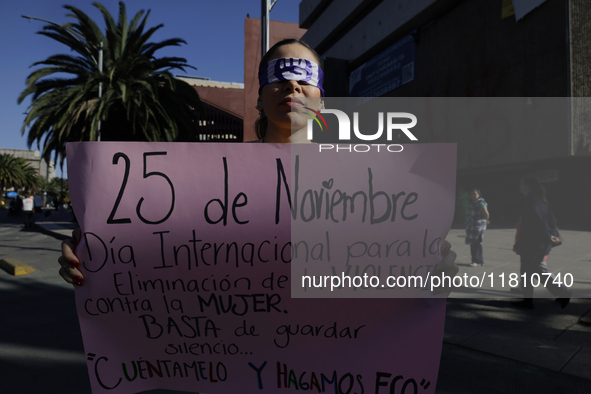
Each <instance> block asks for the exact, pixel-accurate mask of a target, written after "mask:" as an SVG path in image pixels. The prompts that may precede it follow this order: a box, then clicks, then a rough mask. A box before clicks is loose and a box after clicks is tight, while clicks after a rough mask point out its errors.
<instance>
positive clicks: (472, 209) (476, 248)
mask: <svg viewBox="0 0 591 394" xmlns="http://www.w3.org/2000/svg"><path fill="white" fill-rule="evenodd" d="M470 199H471V201H470V204H469V205H468V216H467V218H466V245H470V255H471V256H472V263H471V264H470V266H471V267H480V266H483V265H484V258H483V256H482V238H483V237H484V232H485V231H486V226H487V225H488V224H489V223H490V221H489V220H488V219H489V218H490V215H489V214H488V209H487V208H486V207H487V204H486V201H484V198H482V195H481V193H480V190H479V189H472V191H471V192H470Z"/></svg>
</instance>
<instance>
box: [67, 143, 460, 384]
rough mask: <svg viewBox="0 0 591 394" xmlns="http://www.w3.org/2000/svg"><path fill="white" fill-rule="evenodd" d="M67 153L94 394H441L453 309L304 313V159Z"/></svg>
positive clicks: (193, 150)
mask: <svg viewBox="0 0 591 394" xmlns="http://www.w3.org/2000/svg"><path fill="white" fill-rule="evenodd" d="M420 146H421V145H416V147H419V148H417V149H419V154H420ZM67 149H68V150H67V155H68V174H69V182H70V190H71V198H72V204H73V206H74V210H75V213H76V216H77V218H78V221H79V223H80V227H81V229H82V232H83V239H82V242H81V243H80V245H79V246H78V247H77V250H76V253H77V255H79V256H80V259H81V262H82V269H83V270H84V272H85V278H86V279H85V283H84V285H83V286H82V287H80V288H77V289H76V304H77V308H78V314H79V318H80V326H81V330H82V334H83V338H84V346H85V351H86V353H87V359H88V370H89V375H90V381H91V385H92V389H93V393H135V392H140V391H143V390H150V389H155V388H165V389H172V390H184V391H189V392H202V393H210V394H216V393H223V394H227V393H253V392H262V393H280V392H287V391H296V390H304V391H317V392H330V393H332V392H335V393H362V392H372V393H409V392H413V393H433V392H434V390H435V386H436V380H437V371H438V366H439V358H440V353H441V345H442V335H443V324H444V315H445V303H444V302H445V301H444V300H442V299H297V298H292V297H291V287H292V283H291V273H290V268H291V267H290V266H291V264H290V261H291V245H292V242H293V241H292V236H293V234H292V230H291V226H292V224H293V222H294V221H296V220H297V219H296V220H294V219H293V216H292V211H291V209H290V205H289V201H288V200H289V199H288V198H287V194H286V193H285V192H284V190H285V186H286V185H290V184H291V183H292V182H293V179H292V177H293V168H291V167H292V166H291V164H290V163H292V162H293V161H294V158H293V157H292V156H293V152H292V150H291V147H290V146H289V145H274V144H182V143H177V144H166V143H75V144H68V148H67ZM413 149H414V148H413ZM413 158H414V159H413ZM415 159H416V157H415V156H414V155H409V160H414V162H416V160H415ZM387 162H388V161H387V160H386V161H385V163H387ZM423 164H425V163H423ZM423 164H422V165H423ZM433 165H434V166H437V161H436V158H435V157H434V158H433ZM419 170H420V171H419ZM419 170H417V171H419V172H421V173H422V174H423V175H422V176H423V177H424V178H427V177H429V175H428V174H427V173H428V172H429V170H428V168H420V169H419ZM375 171H376V172H375V173H376V174H379V173H380V172H382V171H387V172H392V171H395V169H393V168H391V167H389V166H388V165H387V164H385V167H384V168H382V169H381V170H380V169H379V168H375ZM425 171H426V172H427V173H425ZM437 171H439V170H436V171H435V173H433V174H432V175H434V176H435V177H438V176H440V174H437ZM299 176H301V177H303V178H306V174H303V173H300V175H299ZM336 178H337V176H336V175H335V180H333V182H337V180H336ZM325 180H326V179H325ZM405 187H406V186H405ZM450 187H452V188H453V185H451V186H450ZM408 190H410V189H408ZM292 191H293V190H292ZM448 200H449V196H447V195H443V196H442V197H441V198H439V199H435V198H433V200H432V201H433V202H434V203H436V204H439V206H440V207H442V209H450V210H451V207H452V206H453V195H452V198H451V200H452V201H448ZM407 213H408V214H409V217H410V213H411V211H410V207H409V210H408V212H407ZM439 219H440V218H439ZM439 219H434V220H439ZM448 227H449V224H448ZM421 228H422V227H421ZM445 231H447V230H445ZM437 232H439V233H437ZM433 235H434V236H435V237H441V236H445V234H441V233H440V230H434V234H433Z"/></svg>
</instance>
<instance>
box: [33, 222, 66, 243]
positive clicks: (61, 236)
mask: <svg viewBox="0 0 591 394" xmlns="http://www.w3.org/2000/svg"><path fill="white" fill-rule="evenodd" d="M33 226H34V228H35V230H37V231H39V232H40V233H43V234H47V235H51V236H52V237H54V238H57V239H59V240H62V241H65V240H66V239H70V238H72V237H71V236H70V235H64V234H60V233H58V232H57V231H53V230H48V229H46V228H45V227H43V226H42V225H40V224H38V223H34V225H33Z"/></svg>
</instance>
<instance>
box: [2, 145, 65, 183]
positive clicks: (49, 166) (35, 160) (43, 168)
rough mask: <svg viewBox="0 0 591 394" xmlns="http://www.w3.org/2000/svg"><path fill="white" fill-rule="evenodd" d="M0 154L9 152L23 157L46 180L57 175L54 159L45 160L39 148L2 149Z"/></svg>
mask: <svg viewBox="0 0 591 394" xmlns="http://www.w3.org/2000/svg"><path fill="white" fill-rule="evenodd" d="M0 154H9V155H12V156H14V157H22V158H24V159H25V160H26V161H27V163H29V164H30V165H31V167H33V168H34V169H35V170H36V171H37V172H38V173H39V175H40V176H41V177H42V178H43V179H45V180H46V181H50V180H52V179H53V178H54V177H55V164H54V162H53V161H50V162H49V163H48V162H47V161H45V160H44V159H43V158H42V157H41V154H40V152H39V151H38V150H24V149H0Z"/></svg>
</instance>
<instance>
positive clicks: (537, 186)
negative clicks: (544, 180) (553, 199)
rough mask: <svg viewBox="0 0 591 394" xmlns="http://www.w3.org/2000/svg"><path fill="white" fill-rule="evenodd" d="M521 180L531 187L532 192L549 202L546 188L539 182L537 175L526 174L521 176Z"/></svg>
mask: <svg viewBox="0 0 591 394" xmlns="http://www.w3.org/2000/svg"><path fill="white" fill-rule="evenodd" d="M521 182H523V184H524V185H525V186H527V187H529V190H530V192H533V193H535V194H537V195H538V196H539V197H540V198H541V199H542V201H544V202H545V203H548V200H547V199H546V188H545V187H544V185H542V184H541V183H540V182H538V179H537V178H536V177H535V176H533V175H526V176H524V177H523V178H521Z"/></svg>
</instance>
